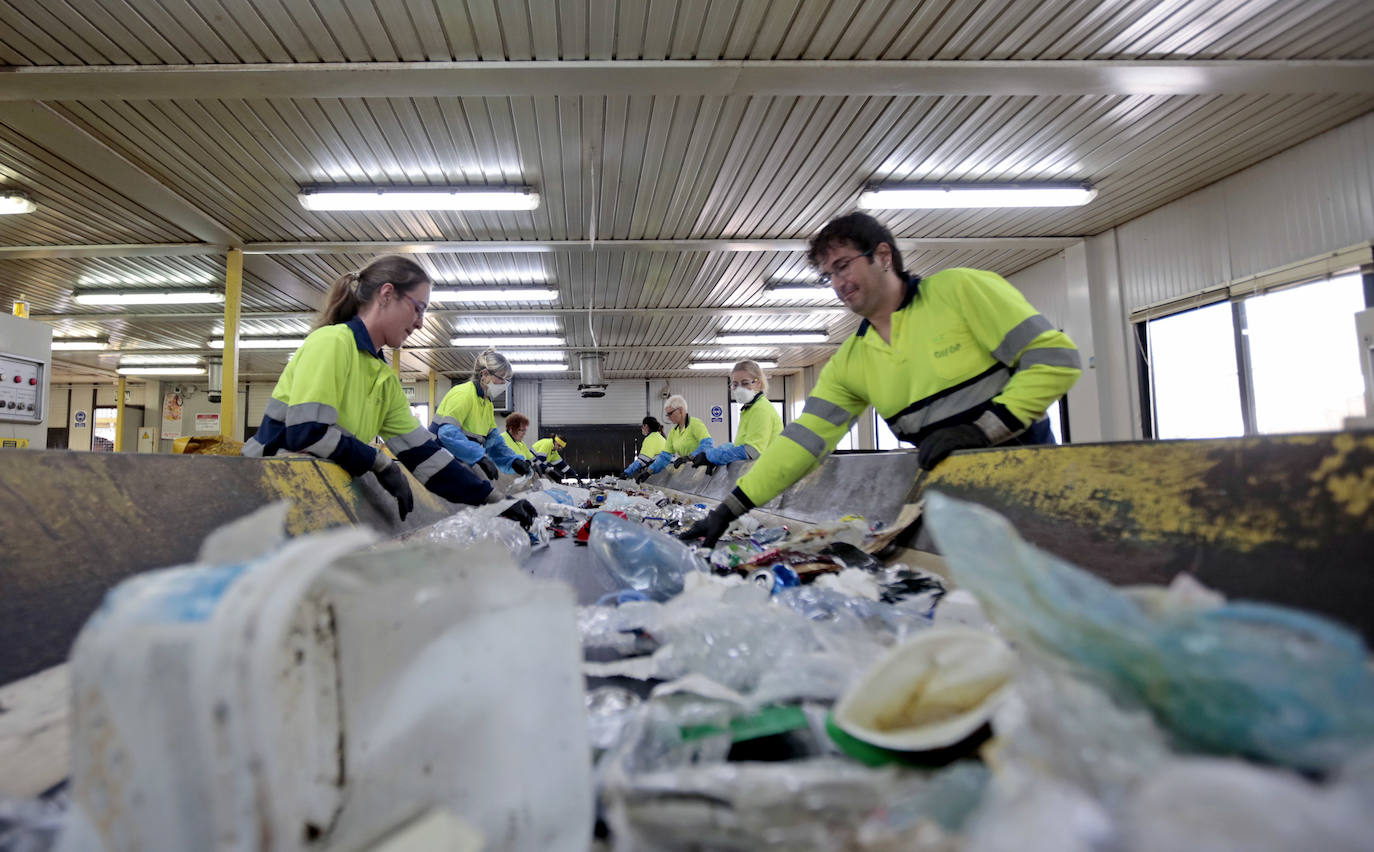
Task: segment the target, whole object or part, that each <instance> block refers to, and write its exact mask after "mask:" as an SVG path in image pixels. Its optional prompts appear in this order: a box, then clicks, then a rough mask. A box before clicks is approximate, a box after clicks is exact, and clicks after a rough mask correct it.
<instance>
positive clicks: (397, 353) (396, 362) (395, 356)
mask: <svg viewBox="0 0 1374 852" xmlns="http://www.w3.org/2000/svg"><path fill="white" fill-rule="evenodd" d="M391 371H392V372H393V373H395V374H396V379H397V380H398V381H399V380H400V378H401V347H399V346H397V347H396V348H395V349H392V350H391Z"/></svg>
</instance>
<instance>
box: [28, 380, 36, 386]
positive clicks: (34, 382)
mask: <svg viewBox="0 0 1374 852" xmlns="http://www.w3.org/2000/svg"><path fill="white" fill-rule="evenodd" d="M29 384H31V385H36V384H38V379H29Z"/></svg>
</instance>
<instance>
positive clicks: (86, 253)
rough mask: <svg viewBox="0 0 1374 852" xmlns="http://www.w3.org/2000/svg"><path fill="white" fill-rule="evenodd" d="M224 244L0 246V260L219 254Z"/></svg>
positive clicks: (222, 251) (221, 252) (221, 253)
mask: <svg viewBox="0 0 1374 852" xmlns="http://www.w3.org/2000/svg"><path fill="white" fill-rule="evenodd" d="M226 248H228V246H221V245H212V244H210V243H111V244H108V245H67V246H0V260H47V259H50V258H64V257H76V258H81V257H203V256H206V255H223V254H224V251H225V249H226Z"/></svg>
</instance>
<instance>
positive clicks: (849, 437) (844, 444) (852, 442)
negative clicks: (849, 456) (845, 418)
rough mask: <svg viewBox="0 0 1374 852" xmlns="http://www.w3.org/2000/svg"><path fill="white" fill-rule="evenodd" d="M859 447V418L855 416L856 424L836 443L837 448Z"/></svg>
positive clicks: (853, 448) (854, 448) (849, 448)
mask: <svg viewBox="0 0 1374 852" xmlns="http://www.w3.org/2000/svg"><path fill="white" fill-rule="evenodd" d="M858 448H859V418H857V417H856V418H854V425H853V426H851V427H849V431H848V432H846V433H844V437H843V438H841V439H840V442H839V443H838V444H836V445H835V449H836V450H856V449H858Z"/></svg>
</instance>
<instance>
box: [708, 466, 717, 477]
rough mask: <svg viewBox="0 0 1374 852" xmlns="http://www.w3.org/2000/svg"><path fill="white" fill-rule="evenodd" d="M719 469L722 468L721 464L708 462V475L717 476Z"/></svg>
mask: <svg viewBox="0 0 1374 852" xmlns="http://www.w3.org/2000/svg"><path fill="white" fill-rule="evenodd" d="M718 470H720V465H717V464H708V465H706V475H707V476H715V475H716V471H718Z"/></svg>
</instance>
